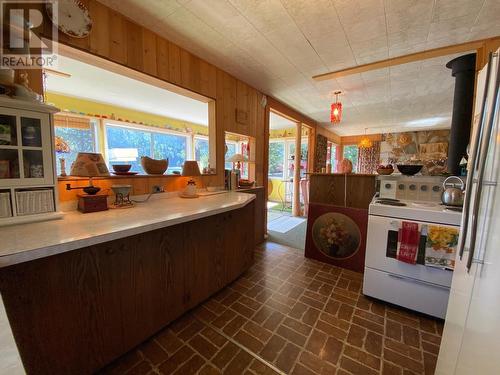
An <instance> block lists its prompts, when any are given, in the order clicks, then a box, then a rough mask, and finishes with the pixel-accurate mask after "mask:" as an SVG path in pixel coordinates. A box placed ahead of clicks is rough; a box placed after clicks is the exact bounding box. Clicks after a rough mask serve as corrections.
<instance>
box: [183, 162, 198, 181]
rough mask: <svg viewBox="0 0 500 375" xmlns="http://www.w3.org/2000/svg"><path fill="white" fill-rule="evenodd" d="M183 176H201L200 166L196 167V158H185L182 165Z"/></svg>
mask: <svg viewBox="0 0 500 375" xmlns="http://www.w3.org/2000/svg"><path fill="white" fill-rule="evenodd" d="M182 175H183V176H189V177H194V176H201V173H200V167H198V162H197V161H196V160H186V161H185V162H184V165H183V166H182Z"/></svg>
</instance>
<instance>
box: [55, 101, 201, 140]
mask: <svg viewBox="0 0 500 375" xmlns="http://www.w3.org/2000/svg"><path fill="white" fill-rule="evenodd" d="M46 96H47V102H48V103H51V104H53V105H55V106H56V107H57V108H60V109H61V110H63V111H70V112H76V113H79V114H84V115H87V116H96V117H102V116H106V117H107V118H113V119H114V120H120V121H126V120H128V121H130V122H133V121H135V122H136V123H142V124H144V125H150V126H157V127H160V128H166V127H168V128H170V129H174V130H179V131H185V130H186V129H192V130H193V132H194V133H196V134H200V135H208V126H202V125H198V124H194V123H192V122H189V121H182V120H177V119H173V118H169V117H163V116H158V115H153V114H150V113H146V112H140V111H134V110H131V109H127V108H123V107H118V106H114V105H108V104H104V103H98V102H93V101H90V100H84V99H80V98H74V97H69V96H64V95H60V94H56V93H52V92H47V93H46Z"/></svg>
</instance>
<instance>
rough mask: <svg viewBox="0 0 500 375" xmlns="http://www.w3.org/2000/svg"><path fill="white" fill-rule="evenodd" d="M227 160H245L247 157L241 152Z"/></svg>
mask: <svg viewBox="0 0 500 375" xmlns="http://www.w3.org/2000/svg"><path fill="white" fill-rule="evenodd" d="M227 161H228V162H230V163H238V162H247V161H248V158H247V157H246V156H244V155H242V154H234V155H233V156H231V157H230V158H229V159H227Z"/></svg>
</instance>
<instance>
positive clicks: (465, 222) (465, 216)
mask: <svg viewBox="0 0 500 375" xmlns="http://www.w3.org/2000/svg"><path fill="white" fill-rule="evenodd" d="M492 61H493V55H492V54H491V53H490V55H489V57H488V67H487V68H486V81H485V82H486V84H485V88H484V95H483V99H482V103H481V115H480V116H479V123H478V124H477V126H478V129H477V134H476V136H475V137H474V143H473V145H472V149H471V157H470V161H469V168H470V170H469V173H467V180H466V184H465V199H464V206H463V212H462V222H461V224H460V228H461V232H462V235H461V236H460V243H459V244H458V254H459V257H460V260H462V257H463V255H464V249H465V242H466V240H467V229H468V226H469V211H470V202H471V196H470V195H471V194H472V185H473V182H474V180H477V179H474V172H475V170H476V165H477V161H478V160H477V159H478V157H477V156H478V154H479V151H480V150H479V148H480V146H481V144H482V138H483V137H482V136H483V133H484V132H483V124H484V121H485V117H486V111H485V108H486V100H487V98H488V89H489V81H490V76H491V69H492V68H491V65H492V64H491V63H492Z"/></svg>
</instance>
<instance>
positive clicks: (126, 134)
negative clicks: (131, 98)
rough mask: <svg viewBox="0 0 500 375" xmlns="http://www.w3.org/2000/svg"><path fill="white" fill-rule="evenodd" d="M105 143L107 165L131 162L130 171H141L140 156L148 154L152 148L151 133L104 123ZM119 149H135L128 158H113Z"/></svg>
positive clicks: (149, 154)
mask: <svg viewBox="0 0 500 375" xmlns="http://www.w3.org/2000/svg"><path fill="white" fill-rule="evenodd" d="M106 141H107V142H106V143H107V150H109V151H108V160H109V165H110V166H111V165H113V164H131V165H132V168H131V169H130V170H131V171H132V172H141V173H143V172H144V171H143V169H142V166H141V161H140V157H141V156H150V157H152V155H151V150H152V139H151V133H149V132H146V131H142V130H137V129H131V128H125V127H120V126H113V125H109V124H106ZM119 149H129V150H130V149H132V150H137V151H136V153H135V155H137V156H135V155H134V156H131V157H129V158H121V159H118V158H114V157H113V156H114V155H115V154H118V153H119Z"/></svg>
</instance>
